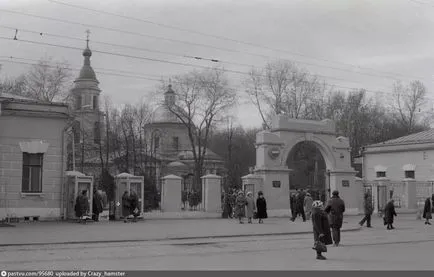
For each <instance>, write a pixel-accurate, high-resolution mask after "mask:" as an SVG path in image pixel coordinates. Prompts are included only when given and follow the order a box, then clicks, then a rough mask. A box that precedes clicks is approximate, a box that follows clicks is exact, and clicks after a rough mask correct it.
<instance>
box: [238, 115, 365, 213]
mask: <svg viewBox="0 0 434 277" xmlns="http://www.w3.org/2000/svg"><path fill="white" fill-rule="evenodd" d="M300 145H302V146H303V145H308V147H310V148H311V149H316V152H317V154H316V155H315V156H316V157H318V158H317V159H316V161H317V162H316V163H315V167H316V166H317V164H318V161H319V162H322V163H323V167H324V168H323V175H322V177H323V179H322V184H319V186H318V187H317V189H318V188H320V189H322V190H323V192H324V193H325V195H326V198H328V197H329V195H330V192H331V191H333V190H339V192H340V195H341V197H342V198H343V199H344V200H345V202H346V208H347V211H346V214H352V213H358V206H359V196H360V194H359V189H358V188H356V187H355V182H354V181H355V174H356V171H355V170H354V169H353V168H352V167H351V157H350V145H349V141H348V139H347V138H345V137H336V131H335V123H334V122H333V121H332V120H328V119H326V120H322V121H313V120H297V119H291V118H289V117H287V116H281V115H280V116H276V117H275V118H274V119H273V122H272V128H271V130H270V131H268V130H266V131H261V132H259V133H257V135H256V166H255V169H254V172H252V174H249V175H247V176H244V177H243V185H244V188H245V189H246V190H251V191H252V190H253V191H254V192H258V191H259V190H261V191H263V192H264V195H265V197H266V199H267V208H268V209H269V213H270V214H271V215H286V214H288V215H289V194H290V190H292V189H295V188H298V187H300V188H307V189H309V190H313V189H314V187H312V185H313V186H315V184H318V183H321V182H318V180H316V179H315V180H314V181H313V182H312V181H309V182H310V183H311V184H310V185H307V186H306V184H295V183H291V180H292V182H294V179H293V178H291V177H293V176H294V174H293V173H294V170H295V168H290V167H295V165H294V163H293V161H294V155H296V154H295V152H297V149H298V148H299V147H300ZM306 153H315V152H309V151H305V155H306ZM307 155H310V154H307ZM311 158H312V157H311ZM288 165H289V167H288ZM315 167H312V166H310V167H305V168H304V170H305V171H306V176H309V172H311V171H312V170H315V173H316V174H315V176H313V177H312V178H318V177H321V176H320V175H321V174H317V173H318V172H319V171H318V169H317V168H315ZM299 180H300V179H299Z"/></svg>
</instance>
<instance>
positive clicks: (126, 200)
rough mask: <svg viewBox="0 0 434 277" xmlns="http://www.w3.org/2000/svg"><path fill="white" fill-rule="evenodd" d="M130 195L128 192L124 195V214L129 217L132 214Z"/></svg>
mask: <svg viewBox="0 0 434 277" xmlns="http://www.w3.org/2000/svg"><path fill="white" fill-rule="evenodd" d="M130 207H131V205H130V197H129V195H128V194H124V195H122V216H123V217H127V216H129V215H130V214H131V212H130Z"/></svg>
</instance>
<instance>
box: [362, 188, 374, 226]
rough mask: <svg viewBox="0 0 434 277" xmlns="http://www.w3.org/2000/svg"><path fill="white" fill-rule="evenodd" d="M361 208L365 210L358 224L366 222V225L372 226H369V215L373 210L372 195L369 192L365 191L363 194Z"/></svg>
mask: <svg viewBox="0 0 434 277" xmlns="http://www.w3.org/2000/svg"><path fill="white" fill-rule="evenodd" d="M363 208H364V212H365V216H364V217H363V218H362V220H361V221H360V222H359V224H360V226H363V224H365V222H366V227H368V228H372V226H371V216H372V213H373V212H374V207H373V205H372V197H371V194H370V193H365V195H364V203H363Z"/></svg>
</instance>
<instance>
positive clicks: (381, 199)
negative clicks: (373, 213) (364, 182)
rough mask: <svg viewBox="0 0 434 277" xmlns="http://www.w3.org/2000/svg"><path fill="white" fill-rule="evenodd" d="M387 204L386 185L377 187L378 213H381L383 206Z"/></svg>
mask: <svg viewBox="0 0 434 277" xmlns="http://www.w3.org/2000/svg"><path fill="white" fill-rule="evenodd" d="M386 204H387V186H378V187H377V210H378V213H379V214H382V213H383V211H384V207H385V206H386Z"/></svg>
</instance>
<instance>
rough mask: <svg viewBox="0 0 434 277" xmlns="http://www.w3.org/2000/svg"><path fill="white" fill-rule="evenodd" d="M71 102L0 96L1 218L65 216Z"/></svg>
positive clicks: (7, 95) (9, 95)
mask: <svg viewBox="0 0 434 277" xmlns="http://www.w3.org/2000/svg"><path fill="white" fill-rule="evenodd" d="M68 118H69V117H68V106H67V105H66V104H61V103H43V102H39V101H35V100H32V99H28V98H24V97H19V96H15V95H11V94H5V93H3V94H0V220H1V219H5V218H25V217H28V218H29V219H33V218H40V219H48V218H57V219H59V218H61V217H63V214H62V213H63V210H64V207H63V205H64V199H63V195H65V194H64V191H63V187H64V186H63V185H62V184H63V179H64V172H65V165H66V161H65V156H66V155H65V154H66V153H65V150H64V149H65V147H64V146H65V145H64V141H65V140H64V135H65V127H66V126H67V121H68Z"/></svg>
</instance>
